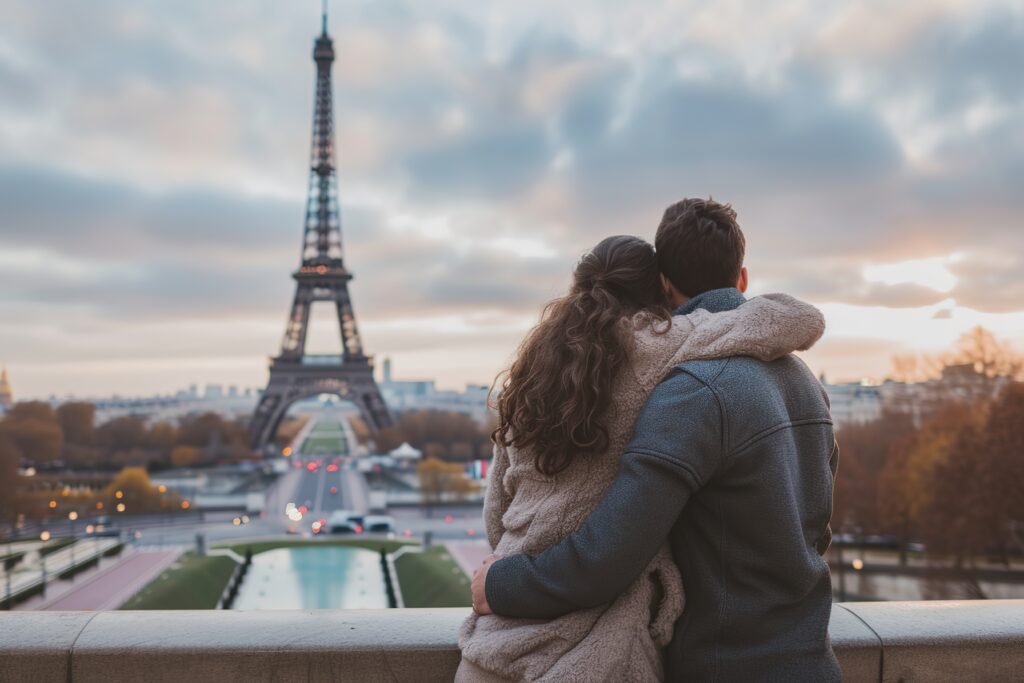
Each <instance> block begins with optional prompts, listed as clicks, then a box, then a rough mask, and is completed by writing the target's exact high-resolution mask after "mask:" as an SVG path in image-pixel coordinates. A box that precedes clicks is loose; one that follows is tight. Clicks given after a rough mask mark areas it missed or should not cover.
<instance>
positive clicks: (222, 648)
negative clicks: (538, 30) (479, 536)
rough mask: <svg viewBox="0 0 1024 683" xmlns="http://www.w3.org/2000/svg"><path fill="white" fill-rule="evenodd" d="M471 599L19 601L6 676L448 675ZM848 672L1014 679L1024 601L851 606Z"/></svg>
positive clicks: (836, 640)
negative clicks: (426, 605)
mask: <svg viewBox="0 0 1024 683" xmlns="http://www.w3.org/2000/svg"><path fill="white" fill-rule="evenodd" d="M466 613H467V612H466V610H464V609H437V610H422V609H404V610H362V611H355V610H353V611H331V610H317V611H237V612H233V611H212V610H211V611H205V612H185V611H182V612H11V613H5V614H0V681H3V682H6V681H33V682H36V681H39V682H45V681H75V682H79V681H84V682H89V683H92V682H96V683H100V682H102V683H110V682H111V681H188V682H189V683H207V682H209V683H223V682H224V681H283V682H286V683H290V682H292V681H295V682H298V681H359V682H368V683H372V682H373V681H403V682H405V681H408V682H410V683H413V682H415V683H422V682H429V681H451V680H452V677H453V676H454V673H455V668H456V667H457V666H458V662H459V651H458V648H457V646H456V635H457V633H458V628H459V624H460V623H461V622H462V620H463V618H464V617H465V615H466ZM830 631H831V635H832V642H833V645H834V647H835V650H836V654H837V655H838V657H839V661H840V664H841V665H842V668H843V672H844V679H845V680H846V681H851V682H854V683H856V682H859V681H957V682H960V681H1014V680H1021V677H1022V676H1024V600H991V601H975V602H966V601H965V602H886V603H844V604H837V605H835V606H834V607H833V610H832V624H831V628H830Z"/></svg>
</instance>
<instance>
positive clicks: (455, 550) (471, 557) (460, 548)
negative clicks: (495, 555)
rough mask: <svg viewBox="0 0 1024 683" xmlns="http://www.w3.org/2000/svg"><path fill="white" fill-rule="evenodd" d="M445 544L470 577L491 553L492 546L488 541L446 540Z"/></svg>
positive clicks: (449, 552)
mask: <svg viewBox="0 0 1024 683" xmlns="http://www.w3.org/2000/svg"><path fill="white" fill-rule="evenodd" d="M444 545H445V547H446V548H448V554H449V555H451V556H452V559H453V560H455V564H457V565H459V568H460V569H462V571H464V572H466V576H468V577H470V578H473V572H474V571H476V570H477V568H478V567H480V566H481V565H482V564H483V562H484V558H485V557H487V556H488V555H490V554H491V546H490V545H488V544H487V542H486V541H445V543H444Z"/></svg>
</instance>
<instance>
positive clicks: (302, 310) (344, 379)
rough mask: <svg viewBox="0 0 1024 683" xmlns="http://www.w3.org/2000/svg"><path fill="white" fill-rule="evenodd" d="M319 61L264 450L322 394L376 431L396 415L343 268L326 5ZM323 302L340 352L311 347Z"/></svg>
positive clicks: (255, 425) (262, 410)
mask: <svg viewBox="0 0 1024 683" xmlns="http://www.w3.org/2000/svg"><path fill="white" fill-rule="evenodd" d="M325 5H326V3H325ZM313 61H314V62H315V63H316V95H315V99H314V114H313V144H312V151H311V154H310V168H309V194H308V200H307V202H306V220H305V227H304V230H303V239H302V260H301V264H300V266H299V269H298V270H297V271H296V272H295V273H293V274H292V277H293V278H294V279H295V283H296V284H295V297H294V299H293V300H292V307H291V313H290V314H289V316H288V323H287V326H286V328H285V333H284V340H283V341H282V343H281V353H280V354H279V355H277V356H276V357H274V358H272V359H271V364H270V381H269V382H268V384H267V388H266V390H265V391H264V392H263V395H262V397H261V398H260V402H259V404H258V405H257V407H256V412H255V414H254V415H253V419H252V424H251V434H252V445H253V447H254V448H257V449H262V448H264V447H265V446H266V445H267V443H269V442H270V440H271V439H272V438H273V436H274V433H275V431H276V430H277V426H278V424H279V423H280V422H281V419H282V418H283V417H284V415H285V413H286V412H287V410H288V407H289V406H291V405H292V404H293V403H295V402H296V401H299V400H301V399H303V398H308V397H310V396H316V395H319V394H335V395H337V396H340V397H341V398H343V399H345V400H348V401H351V402H352V403H354V404H355V406H356V407H357V408H358V409H359V411H360V413H361V414H362V416H363V419H364V420H365V421H366V424H367V426H368V427H369V428H370V429H371V430H372V431H377V430H379V429H382V428H384V427H387V426H389V425H391V424H392V418H391V414H390V413H389V412H388V409H387V406H386V405H385V403H384V400H383V397H382V396H381V393H380V388H379V387H378V386H377V383H376V381H375V380H374V378H373V359H372V358H371V357H370V356H367V355H366V354H365V353H364V352H363V344H362V341H361V340H360V338H359V328H358V326H357V325H356V317H355V313H354V312H353V310H352V297H351V296H350V294H349V291H348V283H349V281H351V280H352V273H351V272H349V271H348V269H346V268H345V262H344V258H343V254H342V247H341V212H340V210H339V208H338V178H337V174H336V171H335V161H334V159H335V153H334V107H333V97H332V91H331V65H332V63H333V62H334V45H333V42H332V41H331V38H330V36H328V35H327V11H326V6H325V8H324V13H323V28H322V32H321V34H320V35H319V36H318V37H317V39H316V42H315V43H314V46H313ZM320 301H322V302H330V303H332V304H334V307H335V308H336V309H337V314H338V323H339V327H340V329H341V354H340V355H332V356H323V355H310V354H307V353H306V333H307V331H308V329H309V314H310V310H311V309H312V306H313V304H314V303H315V302H320Z"/></svg>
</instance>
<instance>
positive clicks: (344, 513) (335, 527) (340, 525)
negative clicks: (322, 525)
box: [327, 510, 363, 534]
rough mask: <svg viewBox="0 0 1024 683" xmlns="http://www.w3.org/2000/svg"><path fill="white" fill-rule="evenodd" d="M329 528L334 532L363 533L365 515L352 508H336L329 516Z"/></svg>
mask: <svg viewBox="0 0 1024 683" xmlns="http://www.w3.org/2000/svg"><path fill="white" fill-rule="evenodd" d="M327 530H328V531H329V532H330V533H332V534H361V533H363V515H360V514H358V513H356V512H353V511H351V510H335V511H334V512H332V513H331V515H330V517H328V518H327Z"/></svg>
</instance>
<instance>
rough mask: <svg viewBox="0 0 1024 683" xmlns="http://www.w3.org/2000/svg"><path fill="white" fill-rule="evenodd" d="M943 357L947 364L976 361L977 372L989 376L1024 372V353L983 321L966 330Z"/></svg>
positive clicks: (1015, 374)
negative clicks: (951, 349)
mask: <svg viewBox="0 0 1024 683" xmlns="http://www.w3.org/2000/svg"><path fill="white" fill-rule="evenodd" d="M943 361H944V365H947V366H949V365H960V364H964V365H972V366H973V367H974V370H975V372H977V373H978V374H980V375H984V376H985V377H988V378H998V377H1011V378H1019V377H1021V374H1022V372H1024V356H1022V355H1021V354H1019V353H1017V352H1016V351H1015V350H1014V349H1013V347H1012V346H1011V345H1010V344H1009V343H1007V342H1004V341H1000V340H999V339H997V338H996V336H995V335H994V334H992V332H990V331H989V330H987V329H985V328H984V327H981V326H980V325H979V326H977V327H974V328H972V329H971V330H969V331H967V332H965V333H964V334H962V335H961V336H960V338H959V339H958V340H957V342H956V346H955V348H954V350H953V351H952V352H951V353H949V354H946V355H945V356H944V358H943Z"/></svg>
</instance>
